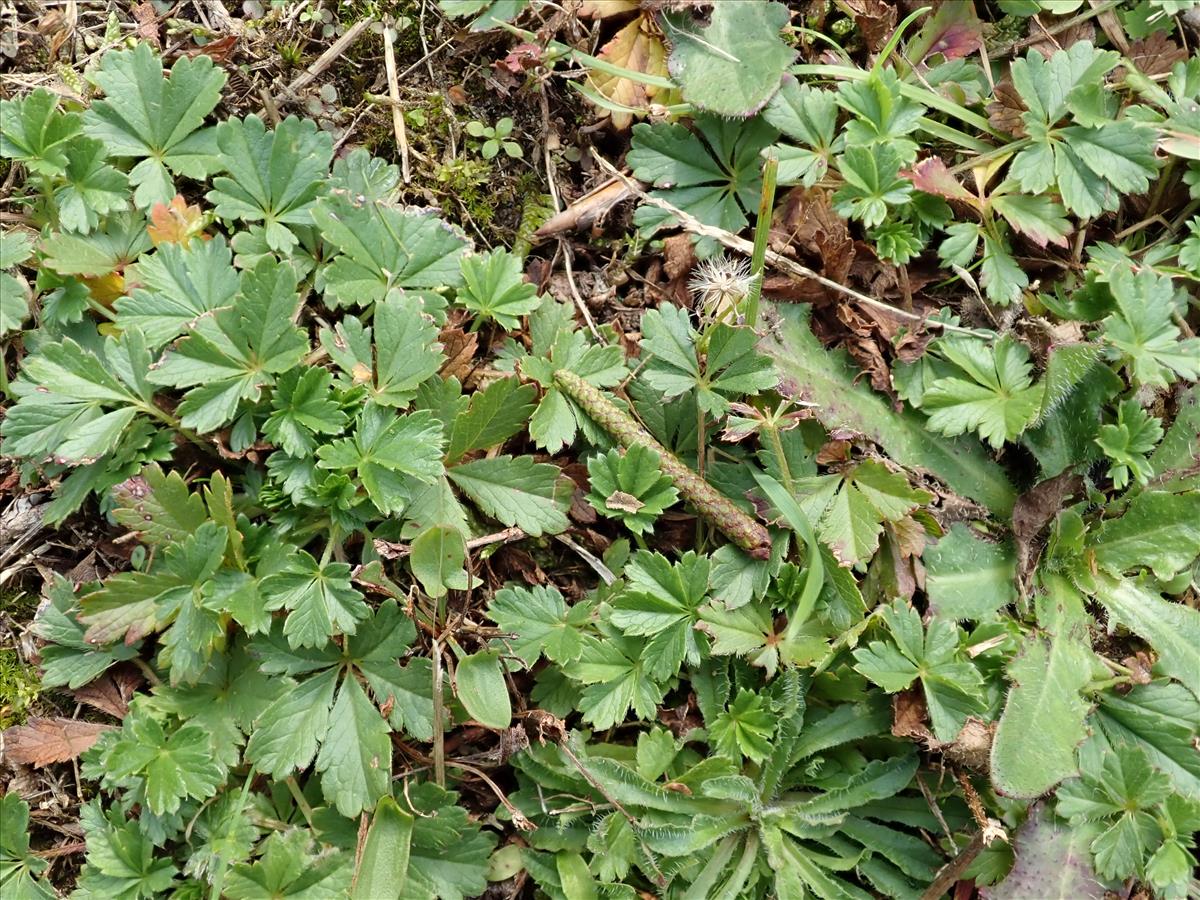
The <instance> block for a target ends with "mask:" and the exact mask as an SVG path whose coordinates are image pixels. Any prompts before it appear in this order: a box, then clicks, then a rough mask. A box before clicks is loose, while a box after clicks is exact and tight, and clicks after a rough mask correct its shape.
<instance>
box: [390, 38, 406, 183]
mask: <svg viewBox="0 0 1200 900" xmlns="http://www.w3.org/2000/svg"><path fill="white" fill-rule="evenodd" d="M395 40H396V30H395V29H394V28H392V26H391V25H385V26H384V29H383V67H384V70H385V72H386V73H387V85H388V96H389V97H391V98H392V103H391V107H392V130H393V131H394V132H395V133H396V146H397V147H398V148H399V149H400V177H401V178H403V179H404V183H405V184H408V183H409V182H410V181H412V171H411V170H410V168H409V163H408V131H407V130H406V129H405V127H404V112H403V110H402V109H401V107H400V79H399V78H397V77H396V49H395V48H394V47H393V46H392V44H393V42H394V41H395Z"/></svg>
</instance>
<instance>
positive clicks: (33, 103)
mask: <svg viewBox="0 0 1200 900" xmlns="http://www.w3.org/2000/svg"><path fill="white" fill-rule="evenodd" d="M80 128H81V124H80V120H79V115H78V113H64V112H60V111H59V109H58V97H56V96H55V95H54V94H53V93H51V92H50V91H48V90H46V89H45V88H38V89H37V90H36V91H34V92H33V93H31V94H29V95H28V96H26V97H24V98H22V99H21V100H0V156H3V157H4V158H6V159H11V160H14V161H16V162H19V163H21V164H22V165H24V166H27V167H28V168H29V169H30V171H32V172H36V173H37V174H39V175H61V174H62V173H63V172H64V171H65V170H66V168H67V163H68V156H67V148H68V146H69V145H70V142H71V140H72V139H73V138H75V137H76V136H77V135H78V134H79V131H80Z"/></svg>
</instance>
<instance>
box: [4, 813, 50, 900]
mask: <svg viewBox="0 0 1200 900" xmlns="http://www.w3.org/2000/svg"><path fill="white" fill-rule="evenodd" d="M49 865H50V864H49V863H48V862H47V861H46V860H44V859H41V858H40V857H38V856H35V855H34V854H32V853H30V852H29V804H28V803H26V802H25V801H24V800H22V799H21V798H20V797H18V796H17V793H16V791H9V792H8V793H7V794H5V795H4V796H3V797H0V889H3V891H4V892H5V894H6V895H9V894H11V896H12V897H14V898H19V900H25V898H30V900H51V898H54V897H57V896H58V895H57V894H56V893H55V892H54V890H53V889H52V888H50V886H49V885H47V884H46V883H45V881H44V880H42V879H41V878H39V877H38V876H40V875H41V874H42V873H43V872H44V871H46V867H47V866H49Z"/></svg>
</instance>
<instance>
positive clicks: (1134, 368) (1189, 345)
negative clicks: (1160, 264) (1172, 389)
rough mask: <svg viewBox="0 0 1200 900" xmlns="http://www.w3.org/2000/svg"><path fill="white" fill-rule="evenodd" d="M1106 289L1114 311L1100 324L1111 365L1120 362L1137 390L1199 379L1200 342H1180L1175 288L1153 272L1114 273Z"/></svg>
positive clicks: (1188, 339)
mask: <svg viewBox="0 0 1200 900" xmlns="http://www.w3.org/2000/svg"><path fill="white" fill-rule="evenodd" d="M1109 287H1110V288H1111V289H1112V294H1113V297H1114V299H1115V300H1116V310H1115V311H1114V312H1113V313H1112V315H1110V316H1108V318H1106V319H1104V321H1103V322H1102V323H1101V325H1102V327H1103V329H1104V330H1103V333H1102V335H1101V338H1102V341H1103V343H1104V344H1105V345H1106V346H1107V349H1108V356H1109V358H1110V359H1115V360H1119V361H1120V363H1121V364H1122V365H1123V366H1124V367H1125V368H1126V369H1128V371H1129V374H1130V377H1131V378H1132V379H1133V381H1134V383H1135V384H1139V385H1140V384H1146V385H1154V386H1156V387H1167V386H1168V385H1170V384H1171V383H1173V382H1174V381H1175V380H1176V379H1177V378H1191V379H1197V378H1200V338H1195V337H1193V338H1187V339H1186V340H1179V335H1180V330H1179V326H1178V325H1176V324H1175V322H1174V319H1173V315H1174V314H1175V313H1176V311H1177V310H1176V301H1175V297H1174V294H1175V291H1174V286H1173V285H1172V283H1171V279H1170V278H1166V277H1163V276H1160V275H1157V274H1156V273H1155V272H1154V271H1153V270H1152V269H1149V268H1146V269H1142V270H1141V271H1140V272H1138V273H1137V274H1134V272H1133V271H1132V270H1130V269H1128V268H1126V267H1119V268H1117V269H1115V270H1114V271H1113V273H1112V276H1111V277H1110V279H1109Z"/></svg>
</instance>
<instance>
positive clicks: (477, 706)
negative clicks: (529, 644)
mask: <svg viewBox="0 0 1200 900" xmlns="http://www.w3.org/2000/svg"><path fill="white" fill-rule="evenodd" d="M454 696H455V697H457V698H458V701H459V702H460V703H461V704H462V705H463V708H464V709H466V711H467V714H468V715H469V716H471V718H473V719H475V720H476V721H477V722H479V724H481V725H485V726H487V727H488V728H495V729H502V728H507V727H508V726H509V725H510V724H511V723H512V701H511V700H510V699H509V696H508V685H507V684H506V683H505V681H504V667H503V666H502V665H501V663H500V652H499V651H498V650H480V651H479V652H478V653H472V654H471V655H470V656H466V657H463V658H462V659H460V660H459V661H458V665H457V667H456V668H455V670H454Z"/></svg>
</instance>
